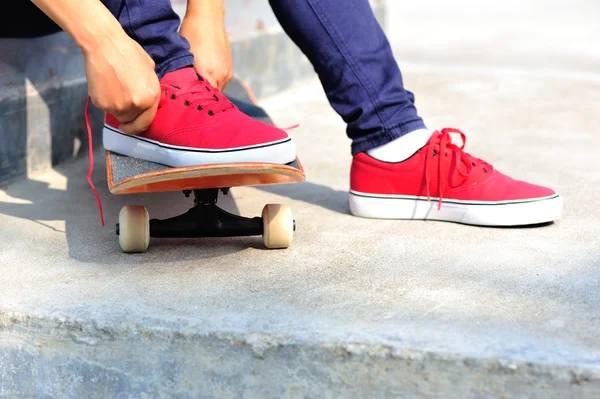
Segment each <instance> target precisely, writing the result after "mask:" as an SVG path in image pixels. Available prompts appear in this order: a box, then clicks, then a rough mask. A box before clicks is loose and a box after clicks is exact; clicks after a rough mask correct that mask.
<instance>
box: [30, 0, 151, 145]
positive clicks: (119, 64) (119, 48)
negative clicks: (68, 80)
mask: <svg viewBox="0 0 600 399" xmlns="http://www.w3.org/2000/svg"><path fill="white" fill-rule="evenodd" d="M32 1H33V3H35V5H36V6H38V7H39V8H40V9H41V10H42V11H43V12H44V13H45V14H46V15H48V16H49V17H50V18H52V20H54V22H56V23H57V24H58V25H60V27H61V28H63V29H64V30H65V31H66V32H67V33H68V34H69V35H70V36H71V37H72V38H73V40H75V42H76V43H77V44H78V45H79V47H80V48H81V51H82V53H83V57H84V62H85V74H86V77H87V81H88V93H89V95H90V98H91V99H92V102H93V103H94V104H95V105H96V106H97V107H98V108H100V109H102V110H103V111H106V112H109V113H111V114H112V115H114V116H115V117H116V118H117V119H118V120H119V122H121V127H120V128H121V130H122V131H124V132H126V133H131V134H136V133H141V132H143V131H144V130H146V129H148V127H149V126H150V123H152V120H153V119H154V115H155V114H156V110H157V109H158V102H159V100H160V91H161V88H160V84H159V82H158V77H157V76H156V73H155V72H154V62H153V61H152V59H151V58H150V56H148V54H146V52H145V51H144V50H143V49H142V48H141V47H140V45H139V44H137V43H136V42H135V41H133V40H132V39H131V38H129V36H127V34H126V33H125V31H124V30H123V28H122V27H121V25H120V24H119V21H117V20H116V19H115V17H114V16H113V15H112V14H111V13H110V11H109V10H108V9H107V8H106V7H105V6H104V4H103V3H102V2H101V1H100V0H88V1H79V0H32Z"/></svg>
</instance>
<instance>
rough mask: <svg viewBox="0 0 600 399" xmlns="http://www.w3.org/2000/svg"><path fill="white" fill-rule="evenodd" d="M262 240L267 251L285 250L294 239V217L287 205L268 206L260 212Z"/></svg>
mask: <svg viewBox="0 0 600 399" xmlns="http://www.w3.org/2000/svg"><path fill="white" fill-rule="evenodd" d="M262 219H263V240H264V242H265V246H266V247H267V248H269V249H276V248H287V247H289V246H290V244H291V243H292V238H293V237H294V217H293V216H292V210H291V209H290V207H289V206H287V205H281V204H268V205H265V207H264V208H263V211H262Z"/></svg>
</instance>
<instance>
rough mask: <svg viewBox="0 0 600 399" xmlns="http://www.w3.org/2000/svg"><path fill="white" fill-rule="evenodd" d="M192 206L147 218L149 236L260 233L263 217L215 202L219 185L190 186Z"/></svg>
mask: <svg viewBox="0 0 600 399" xmlns="http://www.w3.org/2000/svg"><path fill="white" fill-rule="evenodd" d="M193 193H194V207H192V208H191V209H190V210H189V211H187V212H186V213H184V214H182V215H179V216H175V217H173V218H170V219H164V220H159V219H152V220H150V237H158V238H194V237H241V236H260V235H262V233H263V222H262V218H260V217H255V218H246V217H243V216H238V215H234V214H231V213H229V212H227V211H225V210H223V209H221V208H219V207H218V206H217V198H218V196H219V189H204V190H193Z"/></svg>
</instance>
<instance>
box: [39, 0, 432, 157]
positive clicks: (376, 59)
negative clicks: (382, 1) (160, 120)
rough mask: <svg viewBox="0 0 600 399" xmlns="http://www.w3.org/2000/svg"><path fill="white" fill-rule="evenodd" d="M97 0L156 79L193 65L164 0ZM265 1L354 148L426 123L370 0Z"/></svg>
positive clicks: (360, 148) (380, 141) (358, 149)
mask: <svg viewBox="0 0 600 399" xmlns="http://www.w3.org/2000/svg"><path fill="white" fill-rule="evenodd" d="M102 2H103V3H104V4H105V5H106V7H107V8H108V9H109V10H110V11H111V12H112V14H113V15H114V16H115V17H116V18H117V19H118V20H119V22H120V23H121V25H122V26H123V28H124V29H125V31H126V32H127V33H128V34H129V35H130V36H131V37H132V38H133V39H134V40H136V41H137V42H138V43H139V44H140V45H141V46H142V47H144V49H145V50H146V51H147V52H148V53H149V54H150V56H151V57H152V58H153V59H154V62H155V63H156V73H157V74H158V76H159V77H162V76H163V75H164V74H165V73H167V72H170V71H174V70H177V69H180V68H182V67H185V66H190V65H193V63H194V58H193V56H192V54H191V53H190V51H189V43H188V42H187V41H186V40H185V39H184V38H183V37H182V36H180V35H179V34H178V29H179V23H180V21H179V17H178V16H177V14H176V13H175V12H174V11H173V9H172V7H171V3H170V0H102ZM27 3H29V2H27ZM342 3H343V5H341V4H342ZM270 4H271V7H272V8H273V11H274V12H275V15H276V16H277V18H278V20H279V22H280V24H281V26H282V27H283V29H284V30H285V32H286V33H287V34H288V35H289V37H290V38H291V39H292V40H293V41H294V42H295V43H296V45H298V47H300V49H301V50H302V51H303V52H304V54H305V55H306V56H307V57H308V59H309V60H310V62H311V63H312V65H313V66H314V69H315V71H316V72H317V74H318V76H319V79H320V80H321V84H322V85H323V88H324V89H325V93H326V94H327V98H328V99H329V102H330V104H331V105H332V107H333V108H334V109H335V110H336V112H337V113H338V114H339V115H340V116H341V117H342V118H343V120H344V121H345V122H346V123H347V129H346V131H347V134H348V137H349V138H350V139H352V153H353V154H357V153H359V152H363V151H367V150H369V149H371V148H374V147H377V146H380V145H383V144H385V143H387V142H389V141H391V140H393V139H395V138H398V137H400V136H402V135H404V134H406V133H408V132H411V131H413V130H416V129H421V128H424V127H425V125H424V124H423V120H422V119H421V118H420V117H419V115H418V114H417V110H416V108H415V105H414V100H415V98H414V95H413V94H412V93H411V92H409V91H408V90H405V89H404V85H403V82H402V74H401V73H400V69H399V68H398V65H397V63H396V60H395V59H394V55H393V54H392V49H391V47H390V44H389V42H388V40H387V38H386V36H385V34H384V33H383V31H382V29H381V27H380V26H379V24H378V23H377V20H376V19H375V15H374V14H373V11H372V10H371V7H370V5H369V2H368V0H344V1H343V2H341V1H339V0H270Z"/></svg>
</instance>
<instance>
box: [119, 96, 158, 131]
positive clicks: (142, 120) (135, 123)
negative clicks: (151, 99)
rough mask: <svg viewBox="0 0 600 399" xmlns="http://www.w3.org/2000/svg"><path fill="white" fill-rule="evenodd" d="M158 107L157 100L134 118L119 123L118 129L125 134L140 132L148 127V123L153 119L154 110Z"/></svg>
mask: <svg viewBox="0 0 600 399" xmlns="http://www.w3.org/2000/svg"><path fill="white" fill-rule="evenodd" d="M157 109H158V101H157V102H156V103H155V104H153V105H152V107H150V108H148V109H147V110H145V111H144V112H142V113H141V114H139V115H138V116H137V117H136V118H135V119H133V120H132V121H130V122H125V123H121V125H120V126H119V130H120V131H122V132H123V133H127V134H140V133H142V132H144V131H146V130H148V128H149V127H150V124H151V123H152V121H153V120H154V116H155V115H156V110H157Z"/></svg>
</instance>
